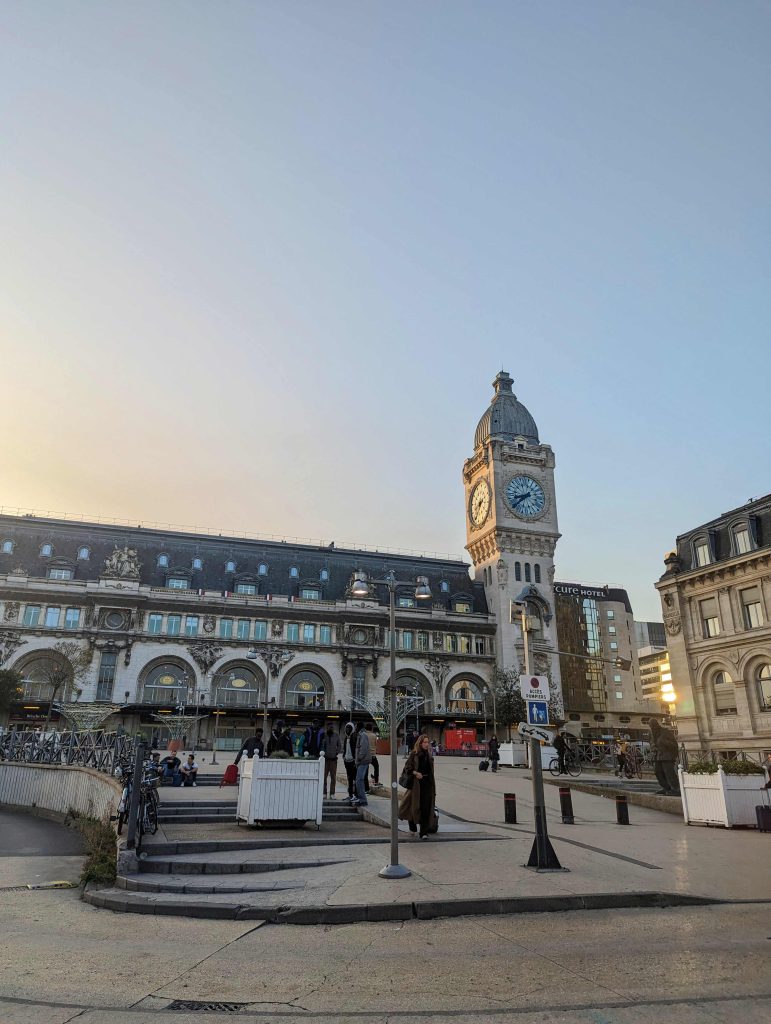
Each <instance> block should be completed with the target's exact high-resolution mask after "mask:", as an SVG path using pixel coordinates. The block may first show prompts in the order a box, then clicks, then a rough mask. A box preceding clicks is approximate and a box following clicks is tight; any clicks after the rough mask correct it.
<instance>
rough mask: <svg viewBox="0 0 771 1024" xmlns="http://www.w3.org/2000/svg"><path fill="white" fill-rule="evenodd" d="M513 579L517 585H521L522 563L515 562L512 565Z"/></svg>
mask: <svg viewBox="0 0 771 1024" xmlns="http://www.w3.org/2000/svg"><path fill="white" fill-rule="evenodd" d="M514 579H515V580H516V581H517V583H521V582H522V563H521V562H515V563H514Z"/></svg>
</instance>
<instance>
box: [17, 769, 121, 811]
mask: <svg viewBox="0 0 771 1024" xmlns="http://www.w3.org/2000/svg"><path fill="white" fill-rule="evenodd" d="M120 794H121V787H120V784H119V783H118V781H117V780H116V779H113V778H112V777H111V776H109V775H105V774H103V773H102V772H97V771H94V769H92V768H82V767H79V766H77V765H42V764H41V765H31V764H19V763H15V762H12V761H8V762H2V761H0V804H2V805H5V806H8V807H19V808H33V809H39V810H45V811H50V812H51V813H52V814H54V815H56V816H57V817H64V815H65V814H66V813H67V811H69V810H70V809H72V810H74V811H78V812H79V813H80V814H85V815H88V816H89V817H92V818H99V819H100V820H101V819H104V818H105V817H109V816H110V815H111V814H113V813H114V811H115V807H116V806H117V803H118V800H119V799H120Z"/></svg>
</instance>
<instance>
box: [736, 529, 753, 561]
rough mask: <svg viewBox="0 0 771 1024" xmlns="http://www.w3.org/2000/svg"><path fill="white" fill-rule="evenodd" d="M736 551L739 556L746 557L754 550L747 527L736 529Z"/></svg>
mask: <svg viewBox="0 0 771 1024" xmlns="http://www.w3.org/2000/svg"><path fill="white" fill-rule="evenodd" d="M734 550H735V552H736V554H737V555H746V554H747V552H748V551H751V550H752V542H751V540H750V531H749V530H748V529H747V527H746V526H735V527H734Z"/></svg>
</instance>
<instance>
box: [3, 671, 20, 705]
mask: <svg viewBox="0 0 771 1024" xmlns="http://www.w3.org/2000/svg"><path fill="white" fill-rule="evenodd" d="M21 695H22V678H21V676H20V675H19V673H18V672H15V671H14V670H13V669H7V668H4V669H0V714H4V713H5V712H6V711H7V710H8V709H9V708H10V706H11V704H13V702H14V701H16V700H19V698H20V697H21Z"/></svg>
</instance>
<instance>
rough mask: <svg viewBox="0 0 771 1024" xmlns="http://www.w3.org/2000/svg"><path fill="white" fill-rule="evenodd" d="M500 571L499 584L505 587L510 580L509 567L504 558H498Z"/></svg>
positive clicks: (498, 569) (498, 570)
mask: <svg viewBox="0 0 771 1024" xmlns="http://www.w3.org/2000/svg"><path fill="white" fill-rule="evenodd" d="M496 569H497V572H498V586H500V587H505V586H506V584H507V583H508V582H509V567H508V566H507V565H506V563H505V562H504V560H503V559H502V558H499V559H498V565H497V566H496Z"/></svg>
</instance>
